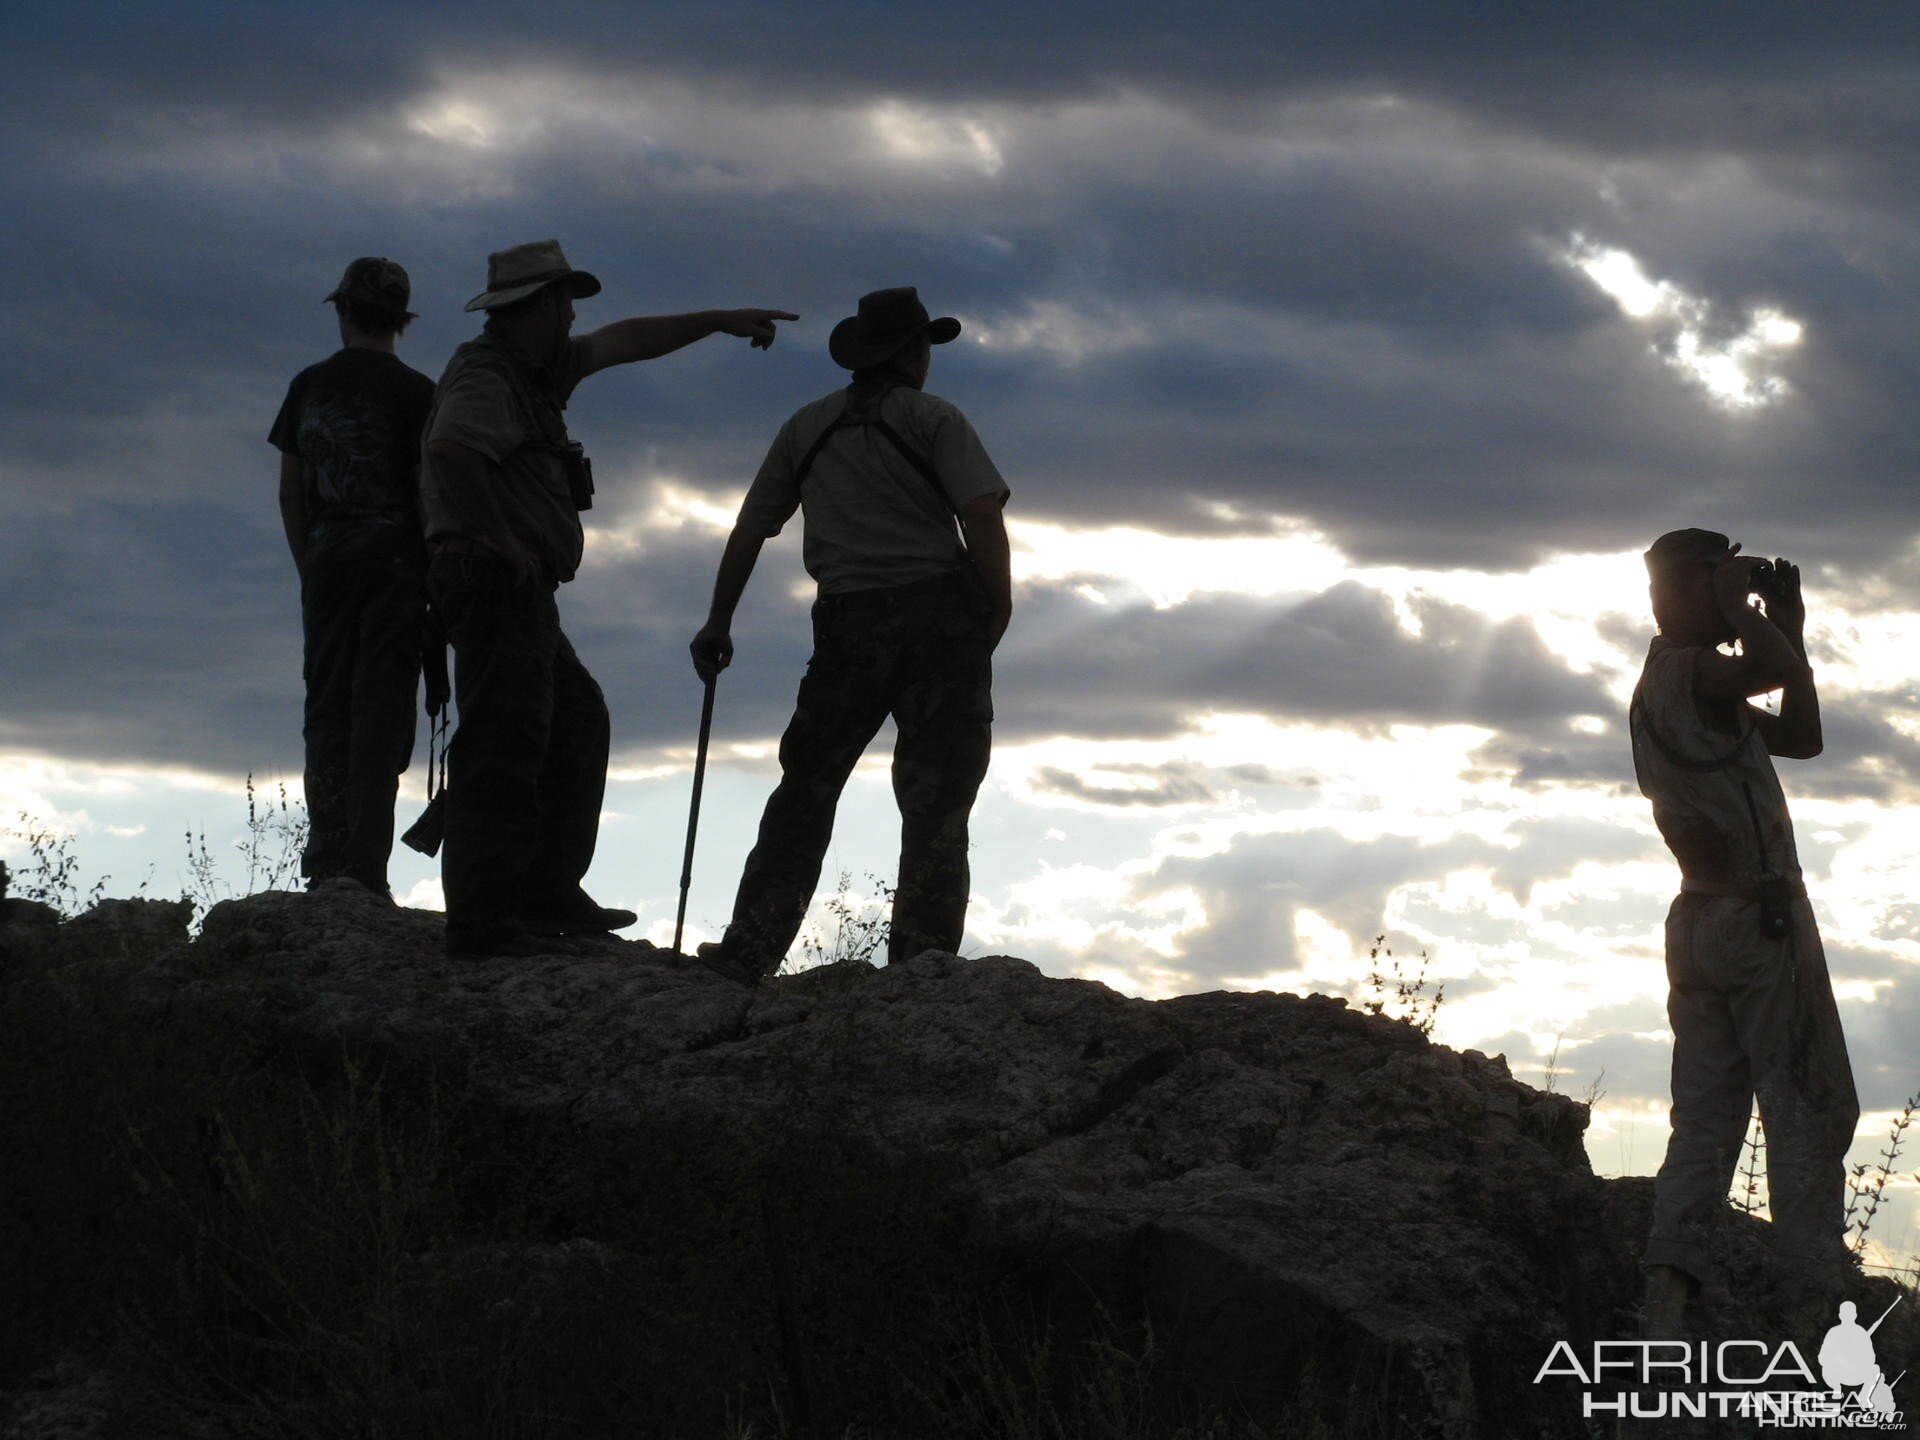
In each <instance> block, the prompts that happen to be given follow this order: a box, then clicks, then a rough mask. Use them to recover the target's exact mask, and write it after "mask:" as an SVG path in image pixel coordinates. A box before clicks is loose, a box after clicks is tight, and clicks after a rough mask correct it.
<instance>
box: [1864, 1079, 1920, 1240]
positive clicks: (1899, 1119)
mask: <svg viewBox="0 0 1920 1440" xmlns="http://www.w3.org/2000/svg"><path fill="white" fill-rule="evenodd" d="M1915 1112H1920V1090H1917V1091H1915V1092H1914V1093H1913V1094H1912V1095H1911V1096H1909V1097H1908V1099H1907V1103H1906V1104H1905V1105H1904V1106H1902V1107H1901V1110H1900V1113H1899V1114H1898V1115H1896V1116H1894V1117H1893V1125H1892V1127H1891V1128H1890V1129H1889V1130H1888V1132H1887V1148H1886V1149H1884V1150H1882V1151H1881V1152H1880V1155H1879V1157H1878V1159H1876V1160H1873V1161H1871V1162H1869V1161H1865V1160H1863V1161H1861V1162H1860V1163H1859V1164H1858V1165H1855V1166H1854V1167H1853V1168H1852V1169H1851V1170H1850V1171H1848V1172H1847V1213H1846V1228H1847V1229H1848V1230H1849V1231H1851V1232H1852V1238H1851V1239H1850V1240H1849V1241H1848V1242H1847V1248H1848V1249H1850V1250H1851V1251H1853V1253H1854V1254H1856V1255H1858V1254H1860V1253H1861V1252H1862V1251H1864V1250H1865V1249H1866V1247H1867V1232H1868V1231H1869V1230H1871V1229H1872V1228H1873V1218H1874V1216H1876V1215H1878V1214H1879V1213H1880V1202H1881V1200H1882V1199H1883V1198H1884V1197H1885V1196H1886V1193H1887V1182H1888V1181H1890V1180H1891V1179H1892V1178H1893V1167H1894V1166H1895V1165H1897V1164H1898V1163H1899V1161H1900V1147H1901V1146H1902V1145H1903V1144H1904V1143H1905V1137H1906V1133H1907V1129H1908V1127H1909V1126H1911V1125H1912V1124H1913V1117H1914V1114H1915Z"/></svg>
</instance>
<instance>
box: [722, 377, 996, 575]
mask: <svg viewBox="0 0 1920 1440" xmlns="http://www.w3.org/2000/svg"><path fill="white" fill-rule="evenodd" d="M882 427H885V428H882ZM830 428H831V430H832V433H831V434H828V433H827V432H828V431H829V429H830ZM887 430H891V431H892V432H893V435H894V436H897V437H898V439H899V442H900V443H899V444H896V443H895V441H894V439H892V438H890V437H889V436H888V434H887V433H886V432H887ZM823 436H824V437H825V443H824V444H821V443H820V442H821V440H822V437H823ZM816 447H817V448H816ZM810 454H811V455H812V462H811V463H810V464H807V463H806V462H807V459H808V456H809V455H810ZM909 456H912V457H913V458H909ZM916 460H917V461H918V462H919V463H918V464H916V463H915V462H916ZM803 464H804V465H805V467H806V468H805V474H804V475H802V474H801V467H802V465H803ZM923 467H924V468H923ZM928 471H930V472H931V475H929V474H928V473H927V472H928ZM796 480H797V481H798V482H799V483H798V485H797V486H796V483H795V482H796ZM936 486H937V488H936ZM1006 488H1007V485H1006V481H1005V480H1003V479H1002V478H1001V475H1000V472H999V470H998V469H997V468H995V466H994V463H993V461H992V460H991V459H990V458H989V457H988V455H987V452H986V448H985V446H983V445H982V444H981V443H980V437H979V435H978V434H977V433H975V431H974V428H973V426H972V424H971V423H970V422H969V421H968V420H967V417H966V416H965V415H964V414H962V413H961V411H960V409H959V407H958V406H956V405H954V404H953V403H951V402H950V401H947V400H943V399H941V398H940V397H939V396H937V395H928V394H926V393H925V392H923V391H921V390H918V389H915V388H914V387H913V386H911V385H905V384H902V385H894V386H891V387H888V388H885V389H882V390H876V391H873V392H870V393H864V394H863V393H861V392H860V391H859V390H858V389H857V388H856V387H848V388H846V389H841V390H835V391H833V392H832V393H830V394H828V395H824V396H822V397H821V398H820V399H818V400H815V401H812V402H811V403H809V404H807V405H803V406H801V407H800V409H799V410H797V411H795V412H794V413H793V415H792V416H791V417H789V418H788V420H787V422H786V423H785V424H784V425H782V426H781V427H780V432H779V434H778V435H776V436H775V437H774V441H773V444H772V446H771V447H770V448H769V449H768V451H767V457H766V459H765V461H764V462H762V464H761V466H760V472H759V474H758V475H756V476H755V477H754V481H753V485H752V487H751V488H750V489H749V490H748V492H747V499H746V503H745V504H744V505H743V506H742V507H741V512H740V518H741V522H742V523H743V524H745V525H747V526H749V527H751V528H752V529H754V530H755V531H756V532H757V533H759V534H761V535H763V536H766V537H771V536H773V535H777V534H778V533H779V532H780V530H781V529H782V528H783V527H784V526H785V524H786V522H787V520H789V519H790V518H791V517H792V515H793V513H794V510H795V509H796V508H798V509H801V510H802V512H803V527H804V529H803V540H802V546H801V551H802V560H803V563H804V564H805V565H806V568H807V573H808V574H809V575H811V576H813V577H814V579H815V580H817V581H818V582H819V583H820V590H821V593H822V594H827V595H833V594H843V593H847V592H850V591H854V590H869V589H883V588H887V587H890V586H896V585H908V584H913V583H916V582H918V581H921V580H927V579H932V578H934V577H936V576H939V575H947V574H952V573H953V572H954V571H955V570H957V569H958V568H959V566H960V564H961V563H962V562H963V560H964V554H963V552H962V550H961V548H960V542H959V538H958V536H957V534H956V533H955V529H954V515H955V513H956V512H958V511H959V510H960V509H961V508H962V507H963V506H965V505H966V503H967V502H968V501H969V500H973V499H976V498H978V497H980V496H983V495H998V494H1004V493H1005V491H1006Z"/></svg>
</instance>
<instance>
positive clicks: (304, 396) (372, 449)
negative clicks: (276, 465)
mask: <svg viewBox="0 0 1920 1440" xmlns="http://www.w3.org/2000/svg"><path fill="white" fill-rule="evenodd" d="M432 403H433V382H432V381H431V380H429V379H428V378H427V377H426V376H424V375H422V374H421V373H420V372H419V371H418V370H415V369H414V368H413V367H412V366H410V365H407V364H406V363H405V362H403V361H402V360H400V359H399V358H398V357H397V356H394V355H390V354H388V353H387V352H386V351H384V350H371V349H368V348H367V347H365V346H362V345H349V346H347V347H346V348H345V349H342V350H340V351H337V352H336V353H335V354H333V355H330V356H328V357H327V358H326V359H325V360H322V361H321V362H320V363H319V364H317V365H309V366H308V367H307V368H306V369H304V370H302V371H301V372H300V373H299V374H298V375H296V376H294V377H293V383H292V384H291V385H289V386H288V387H287V398H286V400H285V401H284V402H282V404H281V406H280V413H279V414H278V415H277V416H275V417H274V421H273V428H272V429H271V430H270V431H268V432H267V439H268V441H269V442H270V443H271V444H272V445H273V446H274V447H275V448H276V449H278V450H279V451H280V452H281V453H282V454H285V455H292V456H295V457H296V458H298V460H299V461H300V480H301V488H302V490H303V491H304V494H305V503H306V516H307V534H306V547H307V553H308V554H309V555H313V554H315V553H316V552H320V551H327V550H334V549H346V548H354V547H358V546H360V545H362V544H365V543H370V542H374V541H382V540H390V539H391V537H392V536H393V534H394V533H395V531H396V530H400V531H404V532H405V533H407V534H409V535H418V534H419V533H420V502H419V498H418V474H419V467H420V432H421V428H422V426H423V425H424V424H425V423H426V418H427V409H428V407H429V406H430V405H431V404H432Z"/></svg>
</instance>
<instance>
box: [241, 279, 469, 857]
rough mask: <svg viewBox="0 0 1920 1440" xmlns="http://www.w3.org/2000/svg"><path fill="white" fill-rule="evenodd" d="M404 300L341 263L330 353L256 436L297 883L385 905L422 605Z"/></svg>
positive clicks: (399, 283)
mask: <svg viewBox="0 0 1920 1440" xmlns="http://www.w3.org/2000/svg"><path fill="white" fill-rule="evenodd" d="M411 298H412V286H411V284H410V282H409V281H408V279H407V272H406V271H405V270H404V269H402V268H401V267H400V266H399V265H398V264H396V263H395V262H394V261H392V260H389V259H387V258H386V257H384V256H378V255H365V256H362V257H361V258H360V259H358V260H355V261H354V262H353V263H351V264H350V265H348V266H347V269H346V273H345V274H343V275H342V276H341V277H340V283H339V284H338V285H336V286H334V287H333V290H332V291H331V292H330V293H329V294H328V295H327V296H326V298H325V300H324V301H322V303H323V304H330V305H332V306H333V307H334V315H335V319H336V321H337V322H338V326H339V332H340V349H339V350H337V351H336V352H334V354H332V355H331V356H329V357H328V358H327V359H325V360H323V361H321V362H320V363H319V364H318V365H310V366H308V367H307V368H306V369H305V370H302V371H301V372H300V373H299V374H298V375H296V376H295V377H294V379H293V383H292V384H291V385H289V386H288V387H287V398H286V401H285V403H283V404H282V405H281V407H280V413H279V415H278V416H277V417H276V418H275V420H274V422H273V429H272V431H271V432H270V433H269V435H268V437H267V438H268V440H269V441H270V442H271V443H272V444H273V445H274V446H275V447H276V448H278V449H279V451H280V517H281V521H282V523H283V525H284V526H285V528H286V532H287V546H288V548H289V549H291V550H292V552H293V563H294V566H295V568H296V569H297V570H298V571H299V573H300V621H301V631H302V636H303V642H304V643H303V663H302V667H301V668H302V672H303V678H304V679H305V681H306V691H307V698H306V710H305V718H304V724H303V726H302V734H303V738H304V740H305V743H306V798H307V818H308V822H309V828H308V831H307V845H306V850H305V853H304V854H303V855H302V857H301V865H300V868H301V873H302V874H303V875H305V876H306V877H307V883H308V884H309V885H315V884H318V883H319V882H321V881H323V880H351V881H354V882H356V883H358V884H360V885H363V886H365V887H366V888H367V889H369V890H372V891H373V892H374V893H375V894H377V895H388V894H389V893H390V892H389V890H388V886H387V860H388V857H389V856H390V855H391V853H392V851H393V802H394V798H395V796H396V794H397V793H398V790H399V783H400V773H401V772H402V771H403V770H405V769H406V768H407V762H408V761H409V760H410V759H411V758H412V755H413V732H414V724H415V716H414V692H415V690H416V689H417V687H418V685H419V680H420V628H421V620H422V618H423V616H424V615H425V613H426V607H427V600H426V553H425V551H423V550H422V549H421V546H420V507H419V469H420V429H421V426H422V425H423V424H424V423H425V421H426V418H427V408H428V407H429V406H430V405H431V404H432V403H433V382H432V381H431V380H429V379H428V378H427V377H426V376H424V375H422V374H421V373H420V372H419V371H417V370H415V369H413V368H412V367H411V366H409V365H407V364H405V363H403V362H402V361H401V360H400V358H399V357H398V356H397V355H395V353H394V341H395V339H396V338H397V337H398V336H399V335H400V333H401V332H402V331H404V330H405V329H406V328H407V322H408V321H410V320H412V319H413V318H414V316H413V313H412V312H411V311H410V310H408V309H407V305H408V303H409V302H410V300H411Z"/></svg>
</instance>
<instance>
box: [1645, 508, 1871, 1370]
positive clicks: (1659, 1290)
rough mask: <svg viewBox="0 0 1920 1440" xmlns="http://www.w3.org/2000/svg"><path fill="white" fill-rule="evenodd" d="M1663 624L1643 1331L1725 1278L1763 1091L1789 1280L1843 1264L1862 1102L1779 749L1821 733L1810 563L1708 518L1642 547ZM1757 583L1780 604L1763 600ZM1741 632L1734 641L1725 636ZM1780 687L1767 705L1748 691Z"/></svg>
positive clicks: (1667, 1323) (1654, 742)
mask: <svg viewBox="0 0 1920 1440" xmlns="http://www.w3.org/2000/svg"><path fill="white" fill-rule="evenodd" d="M1646 563H1647V573H1648V575H1649V577H1650V578H1651V582H1652V583H1651V585H1650V587H1649V590H1650V593H1651V596H1652V600H1653V613H1654V619H1655V621H1656V622H1657V624H1658V625H1659V628H1660V633H1659V634H1658V635H1656V636H1655V637H1654V639H1653V642H1652V645H1651V646H1650V648H1649V649H1648V652H1647V661H1646V666H1645V668H1644V670H1643V671H1642V672H1641V676H1640V683H1639V685H1638V686H1637V687H1636V688H1635V690H1634V695H1633V704H1632V706H1631V707H1630V709H1629V710H1628V728H1629V731H1630V733H1631V736H1632V743H1633V764H1634V772H1635V774H1636V775H1637V776H1638V778H1639V782H1640V788H1641V790H1642V791H1643V792H1644V793H1645V794H1646V796H1647V798H1648V799H1649V800H1651V801H1652V802H1653V818H1654V823H1655V824H1656V825H1657V826H1658V827H1659V829H1660V833H1661V836H1662V837H1663V838H1664V839H1665V840H1666V842H1667V847H1668V848H1669V849H1670V850H1672V851H1673V855H1674V859H1675V860H1677V861H1678V862H1679V864H1680V875H1681V880H1680V894H1679V896H1678V897H1677V898H1676V899H1675V900H1674V902H1673V907H1672V909H1671V910H1669V912H1668V914H1667V926H1666V960H1667V982H1668V992H1667V1014H1668V1017H1669V1019H1670V1020H1671V1022H1672V1026H1673V1115H1672V1120H1673V1133H1672V1136H1671V1137H1670V1139H1669V1141H1668V1144H1667V1153H1666V1158H1665V1160H1664V1161H1663V1163H1662V1164H1661V1166H1660V1174H1659V1177H1658V1178H1657V1179H1656V1180H1655V1181H1654V1192H1653V1194H1654V1199H1653V1223H1652V1229H1651V1234H1650V1235H1649V1237H1648V1240H1647V1248H1646V1255H1645V1264H1646V1266H1647V1333H1648V1338H1652V1339H1662V1340H1665V1339H1679V1338H1684V1337H1683V1335H1682V1333H1681V1332H1682V1330H1683V1323H1682V1322H1683V1318H1684V1312H1685V1307H1686V1302H1687V1299H1688V1295H1689V1293H1690V1292H1691V1291H1693V1290H1697V1289H1698V1288H1699V1286H1700V1285H1701V1284H1702V1283H1703V1282H1705V1281H1707V1280H1709V1279H1711V1278H1712V1260H1711V1254H1712V1250H1713V1233H1714V1228H1715V1225H1716V1223H1717V1221H1718V1219H1719V1217H1721V1216H1722V1215H1724V1213H1725V1211H1726V1198H1727V1189H1728V1186H1729V1185H1730V1184H1731V1183H1732V1180H1733V1175H1734V1170H1735V1166H1736V1164H1737V1162H1738V1160H1739V1158H1740V1150H1741V1145H1742V1143H1743V1141H1744V1140H1745V1137H1746V1133H1747V1121H1748V1117H1749V1115H1750V1114H1751V1113H1752V1107H1753V1105H1754V1103H1755V1102H1756V1100H1757V1101H1758V1105H1759V1110H1760V1123H1761V1125H1762V1126H1763V1127H1764V1128H1765V1131H1766V1137H1767V1187H1768V1193H1769V1197H1770V1203H1769V1207H1768V1208H1769V1209H1770V1210H1771V1212H1772V1216H1773V1223H1772V1226H1771V1241H1772V1251H1773V1261H1774V1279H1775V1287H1776V1291H1777V1292H1778V1293H1780V1294H1781V1295H1782V1296H1783V1298H1786V1299H1787V1300H1788V1301H1789V1303H1792V1302H1794V1301H1796V1300H1801V1301H1803V1300H1807V1299H1810V1298H1813V1297H1823V1298H1827V1299H1829V1300H1830V1294H1829V1292H1830V1291H1831V1290H1832V1289H1833V1288H1834V1287H1835V1286H1837V1285H1838V1284H1839V1283H1841V1282H1842V1281H1843V1280H1844V1278H1845V1276H1846V1274H1847V1273H1848V1271H1847V1266H1846V1260H1847V1257H1846V1251H1845V1247H1844V1245H1843V1243H1842V1242H1843V1235H1844V1232H1845V1220H1844V1216H1843V1202H1844V1201H1845V1198H1846V1154H1847V1148H1848V1146H1849V1145H1850V1144H1851V1143H1852V1140H1853V1131H1854V1126H1855V1124H1856V1122H1857V1121H1858V1120H1859V1117H1860V1106H1859V1101H1858V1100H1857V1098H1856V1097H1855V1093H1854V1085H1853V1072H1852V1069H1851V1067H1850V1066H1849V1064H1848V1061H1847V1043H1846V1037H1845V1036H1844V1035H1843V1034H1842V1033H1841V1029H1840V1014H1839V1011H1838V1009H1837V1008H1836V1007H1835V1005H1834V999H1833V985H1832V982H1831V980H1830V979H1829V977H1828V974H1827V962H1826V956H1825V954H1824V952H1823V950H1822V948H1821V944H1820V932H1819V930H1818V928H1817V927H1816V926H1815V924H1814V916H1813V908H1812V906H1811V905H1810V904H1809V903H1808V901H1807V890H1806V885H1805V883H1804V882H1803V881H1802V879H1801V874H1800V861H1799V857H1798V855H1797V853H1796V850H1795V846H1794V839H1793V824H1792V821H1791V820H1790V819H1789V818H1788V816H1787V802H1786V798H1785V796H1784V795H1783V794H1782V792H1781V789H1780V781H1779V778H1778V777H1777V776H1776V775H1775V773H1774V768H1773V757H1775V756H1785V757H1787V758H1790V759H1796V760H1800V759H1811V758H1813V757H1814V756H1816V755H1818V754H1819V753H1820V750H1821V746H1822V736H1821V728H1820V699H1819V695H1818V693H1817V692H1816V690H1815V688H1814V681H1813V671H1812V669H1811V668H1810V667H1809V665H1808V663H1807V647H1806V641H1805V639H1804V638H1803V633H1802V632H1803V630H1804V628H1805V625H1806V603H1805V601H1804V600H1803V599H1802V598H1801V594H1800V572H1799V570H1798V569H1797V568H1796V567H1795V566H1793V565H1790V564H1788V563H1787V562H1786V561H1785V560H1776V561H1773V562H1772V563H1771V564H1769V563H1768V562H1765V561H1762V560H1759V559H1757V558H1754V557H1749V556H1745V555H1742V554H1741V553H1740V547H1739V546H1738V545H1734V544H1730V543H1729V542H1728V540H1727V537H1726V536H1725V535H1722V534H1719V533H1717V532H1716V531H1712V530H1675V531H1671V532H1669V533H1668V534H1665V535H1662V536H1661V537H1660V538H1659V539H1658V540H1656V541H1655V542H1654V543H1653V545H1652V547H1651V548H1650V549H1649V550H1648V551H1647V553H1646ZM1755 595H1758V596H1759V597H1760V598H1761V602H1762V605H1763V606H1764V608H1757V607H1756V606H1754V605H1753V604H1752V603H1751V601H1750V597H1752V596H1755ZM1734 640H1738V641H1739V643H1740V651H1739V653H1738V654H1734V655H1729V654H1726V653H1723V652H1722V651H1721V650H1720V649H1719V647H1720V646H1722V645H1724V644H1727V643H1728V642H1730V641H1734ZM1772 690H1779V691H1780V695H1781V699H1780V710H1779V713H1778V714H1773V713H1769V712H1768V711H1765V710H1762V709H1759V708H1758V707H1756V706H1754V705H1752V704H1750V703H1749V700H1750V697H1753V696H1756V695H1764V694H1766V693H1768V692H1769V691H1772Z"/></svg>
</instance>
